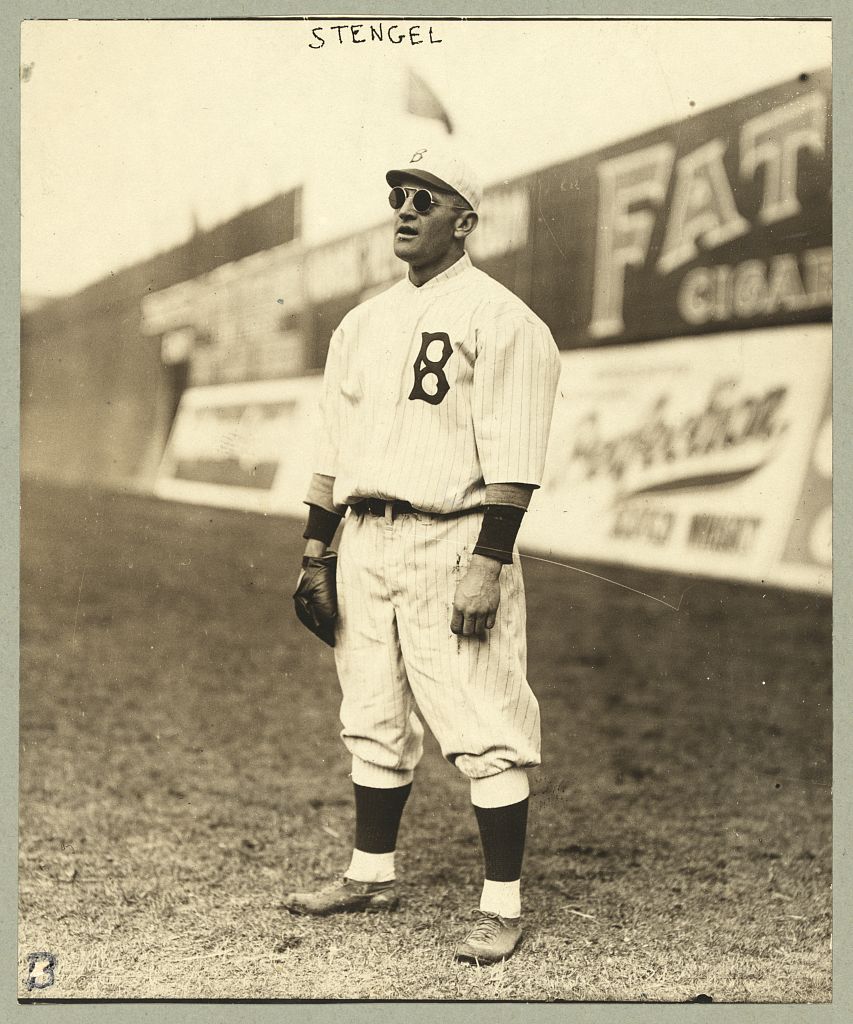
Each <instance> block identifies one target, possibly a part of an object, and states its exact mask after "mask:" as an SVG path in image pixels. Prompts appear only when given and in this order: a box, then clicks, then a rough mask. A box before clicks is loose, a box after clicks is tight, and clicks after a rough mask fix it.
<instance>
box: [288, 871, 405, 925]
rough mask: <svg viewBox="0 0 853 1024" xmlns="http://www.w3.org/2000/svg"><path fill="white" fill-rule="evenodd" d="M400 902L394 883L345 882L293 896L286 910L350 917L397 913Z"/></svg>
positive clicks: (320, 915) (315, 914)
mask: <svg viewBox="0 0 853 1024" xmlns="http://www.w3.org/2000/svg"><path fill="white" fill-rule="evenodd" d="M399 902H400V899H399V897H398V896H397V891H396V889H395V887H394V882H393V881H391V882H356V881H354V880H353V879H352V878H346V877H344V878H341V879H339V880H338V881H334V882H330V883H329V884H328V885H325V886H323V888H322V889H318V890H317V891H316V892H290V893H288V894H287V895H286V896H285V897H284V907H285V909H286V910H289V911H290V913H291V914H311V915H313V916H315V917H325V916H326V915H327V914H348V913H353V912H356V911H359V910H396V909H397V906H398V905H399Z"/></svg>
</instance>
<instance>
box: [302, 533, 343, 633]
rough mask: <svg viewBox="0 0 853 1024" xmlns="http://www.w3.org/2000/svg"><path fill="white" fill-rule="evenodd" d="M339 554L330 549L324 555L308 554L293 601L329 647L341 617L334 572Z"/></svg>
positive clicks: (303, 622)
mask: <svg viewBox="0 0 853 1024" xmlns="http://www.w3.org/2000/svg"><path fill="white" fill-rule="evenodd" d="M337 565H338V556H337V554H336V553H335V552H334V551H329V552H327V553H326V554H325V555H323V556H322V558H319V557H311V556H309V555H306V556H305V557H304V558H303V559H302V572H301V573H300V576H299V580H298V581H297V583H296V591H295V592H294V594H293V603H294V605H295V607H296V615H297V617H298V619H299V621H300V622H301V623H302V625H303V626H306V627H307V628H308V629H310V630H311V632H312V633H314V634H315V636H318V637H319V638H320V639H321V640H322V641H323V643H326V644H328V645H329V647H334V646H335V622H336V621H337V618H338V591H337V588H336V586H335V572H336V569H337Z"/></svg>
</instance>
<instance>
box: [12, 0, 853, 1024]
mask: <svg viewBox="0 0 853 1024" xmlns="http://www.w3.org/2000/svg"><path fill="white" fill-rule="evenodd" d="M366 9H367V10H368V11H369V14H365V10H366ZM303 15H310V16H315V17H336V16H340V17H359V16H361V17H365V18H368V17H369V18H374V19H379V18H382V17H385V18H387V17H400V18H403V17H408V18H413V17H417V18H419V19H422V20H424V21H427V20H430V19H435V18H441V17H445V18H447V17H450V18H457V17H471V18H474V17H478V18H525V19H526V18H532V17H536V18H550V19H557V18H570V17H585V18H599V17H612V18H638V17H640V18H642V17H645V18H667V17H677V18H685V17H701V18H719V17H724V18H768V17H771V18H796V19H801V20H802V19H813V18H832V22H833V66H838V67H839V68H841V69H842V73H841V74H839V75H837V76H836V77H835V79H834V82H833V125H834V138H835V139H844V138H847V139H850V138H853V125H851V117H850V113H851V111H850V100H851V89H853V76H851V75H850V74H849V69H850V65H851V58H852V57H853V41H852V40H851V12H850V10H849V8H846V7H845V6H844V5H843V4H842V3H841V2H839V3H832V2H827V0H824V2H819V0H799V2H791V0H753V2H751V3H740V4H738V3H731V2H729V3H725V2H720V0H679V2H677V3H673V2H668V3H667V2H664V0H644V2H637V0H621V2H618V3H616V2H613V0H599V2H598V3H591V2H574V3H571V4H569V3H560V2H551V3H548V2H545V0H539V2H538V3H535V4H533V5H531V6H530V7H527V6H526V5H522V4H520V3H508V2H492V3H486V2H483V0H480V2H477V0H465V2H461V3H456V4H449V3H435V2H421V3H415V2H413V0H398V2H397V3H393V4H390V3H377V2H373V3H370V4H353V3H346V2H338V3H316V2H315V3H313V4H311V5H305V4H295V3H292V2H290V0H279V2H278V3H274V4H273V3H261V2H258V0H243V2H242V3H240V4H237V3H234V2H233V0H231V2H228V0H149V2H144V0H133V2H129V0H111V2H108V0H85V2H83V0H81V2H70V0H66V2H62V0H41V2H38V0H18V2H12V3H8V4H6V5H3V7H2V9H0V55H2V62H0V74H2V100H0V102H2V113H3V117H2V120H0V132H2V138H0V141H1V142H2V147H1V148H2V158H0V186H2V221H0V224H2V228H3V233H4V236H5V238H7V239H9V240H11V241H10V242H9V243H7V244H6V245H5V246H3V249H2V255H0V260H2V272H0V327H1V328H2V343H0V388H2V392H0V397H2V402H0V422H2V438H0V473H2V491H1V492H0V493H2V516H3V519H2V521H3V523H4V529H3V531H2V534H0V586H2V602H3V604H2V609H3V612H4V614H3V616H2V630H0V658H2V670H3V675H2V678H3V680H4V689H5V692H4V698H5V701H4V707H5V712H4V714H3V715H2V716H0V749H1V750H2V753H0V824H2V826H3V827H2V841H0V842H2V854H0V922H2V923H1V924H0V949H1V950H2V957H0V963H2V989H0V993H2V994H1V995H0V1007H2V1013H3V1016H4V1019H6V1020H9V1021H19V1020H24V1019H27V1017H26V1015H28V1014H32V1013H33V1012H37V1013H40V1014H41V1013H46V1014H48V1016H49V1018H50V1019H51V1020H54V1019H56V1017H57V1015H58V1017H59V1018H61V1019H62V1020H63V1021H73V1022H77V1021H80V1022H84V1021H91V1020H92V1019H93V1018H99V1019H107V1018H108V1019H109V1020H110V1021H116V1022H118V1024H124V1022H126V1021H154V1020H158V1021H159V1020H169V1021H181V1022H195V1021H199V1022H201V1021H204V1022H218V1021H229V1022H230V1021H249V1020H252V1021H256V1020H276V1021H281V1020H287V1019H292V1020H294V1021H303V1020H305V1021H332V1020H341V1019H343V1020H345V1021H347V1022H350V1021H352V1022H362V1021H364V1022H367V1021H376V1022H384V1021H392V1020H398V1019H400V1017H401V1016H402V1015H403V1014H405V1017H406V1019H407V1020H408V1021H410V1022H412V1024H414V1022H418V1024H420V1022H426V1021H430V1022H436V1024H438V1022H441V1024H446V1022H448V1021H451V1020H460V1021H462V1020H464V1021H465V1022H466V1024H480V1022H483V1024H485V1022H486V1021H492V1020H498V1021H522V1020H523V1021H524V1024H546V1022H547V1024H551V1022H554V1021H561V1020H568V1019H571V1020H572V1021H573V1022H579V1024H583V1022H587V1021H592V1022H595V1024H599V1022H601V1024H605V1022H606V1024H610V1022H614V1024H615V1022H624V1021H658V1020H661V1019H663V1020H665V1021H666V1020H672V1021H678V1022H682V1021H686V1022H688V1024H689V1022H693V1021H696V1020H703V1021H704V1020H710V1021H713V1022H714V1024H716V1022H720V1024H728V1022H729V1021H739V1022H741V1021H742V1022H763V1021H773V1022H781V1024H787V1022H791V1024H793V1022H796V1024H811V1022H813V1021H817V1022H824V1021H836V1020H837V1021H841V1020H846V1019H851V1016H853V1000H851V990H853V981H852V980H851V976H850V973H849V971H845V964H846V966H847V967H848V968H849V967H850V965H851V949H853V944H852V943H851V931H852V930H853V929H851V919H853V893H851V865H850V859H851V858H850V839H851V816H852V813H853V812H851V806H850V800H849V798H848V794H849V793H850V792H851V790H853V786H851V764H852V763H853V757H851V751H850V749H849V747H848V742H849V739H850V732H849V724H850V722H851V721H853V688H851V684H850V679H851V667H853V656H851V651H850V644H849V642H847V640H848V637H849V635H850V629H851V625H853V578H851V565H850V562H851V555H850V550H849V546H848V545H846V544H845V543H844V541H845V540H846V539H847V538H848V537H850V535H851V529H850V527H851V522H850V510H851V481H850V479H849V475H848V474H847V473H843V472H838V473H836V476H835V484H836V486H835V489H834V532H835V536H836V537H837V538H840V539H841V542H840V543H837V544H836V546H835V555H834V566H833V570H834V572H833V576H834V581H835V588H834V602H833V627H834V629H833V634H834V641H833V648H834V650H833V658H834V661H833V681H834V687H833V689H834V702H833V714H834V718H833V721H834V728H833V732H834V741H833V746H834V754H833V767H834V787H835V792H836V793H837V794H839V797H838V799H837V800H835V802H834V820H833V833H834V853H833V861H834V864H833V868H834V901H833V902H834V907H833V910H834V928H833V950H834V952H833V962H834V971H833V1001H832V1003H831V1004H819V1005H803V1004H727V1005H723V1004H714V1005H705V1006H702V1005H690V1004H642V1003H624V1004H612V1003H556V1004H553V1003H535V1004H530V1003H501V1004H477V1003H452V1002H434V1003H390V1002H388V1003H358V1002H346V1001H342V1002H332V1003H319V1002H317V1003H299V1002H294V1003H289V1002H286V1001H270V1002H264V1001H256V1002H246V1001H224V1002H218V1001H217V1002H203V1001H200V1002H177V1001H176V1002H162V1001H161V1002H158V1001H154V1000H152V1001H137V1002H115V1001H114V1002H108V1001H104V1002H78V1001H68V1002H61V1001H52V1002H49V1001H46V1000H44V999H39V1000H37V1002H39V1003H44V1004H45V1006H46V1007H47V1008H45V1009H41V1010H36V1011H33V1009H32V1006H33V1004H32V1003H23V1004H21V1003H18V1002H17V990H18V982H19V979H18V977H17V975H18V970H19V968H18V949H17V916H18V915H17V868H16V865H17V795H18V787H17V761H18V757H17V752H18V686H17V676H18V615H17V611H18V554H19V529H18V523H19V509H20V505H19V493H20V492H19V476H18V474H19V462H18V453H19V421H18V416H19V386H20V385H19V362H18V342H19V322H20V321H19V301H20V294H19V281H20V249H19V241H18V240H19V237H20V200H19V196H20V163H19V160H20V93H19V66H20V22H21V21H23V20H28V19H35V18H45V19H68V18H80V19H83V18H86V19H104V20H110V19H146V20H148V19H158V18H163V19H166V18H169V19H176V18H181V19H206V18H233V19H244V18H260V17H275V18H287V17H290V18H293V17H300V16H303ZM833 164H834V176H835V180H836V181H841V182H845V183H846V182H850V181H851V180H853V177H851V173H850V171H851V147H847V148H844V147H841V146H839V147H837V148H834V150H833ZM834 200H835V201H834V207H833V218H834V220H833V228H834V230H833V236H834V240H833V266H834V270H835V279H836V280H841V281H845V282H847V281H850V280H851V270H853V267H851V251H850V226H851V220H852V219H853V199H851V195H850V190H849V189H847V188H843V189H838V188H836V189H835V190H834ZM833 322H834V325H835V327H836V329H837V333H836V337H837V338H839V339H846V338H848V337H850V336H851V332H850V324H851V290H850V288H849V287H848V288H845V289H844V290H843V291H840V292H838V293H836V296H835V300H834V306H833ZM850 371H851V353H850V350H849V349H848V348H847V347H846V345H844V343H843V341H842V343H841V344H836V346H835V348H834V374H835V376H834V381H835V384H836V385H837V386H836V387H835V389H834V420H835V424H836V429H835V445H834V462H835V465H836V466H838V467H845V468H846V467H847V466H849V464H850V436H851V422H850V413H851V404H853V400H851V397H850V393H851V391H850V389H851V373H850ZM30 1019H31V1018H30Z"/></svg>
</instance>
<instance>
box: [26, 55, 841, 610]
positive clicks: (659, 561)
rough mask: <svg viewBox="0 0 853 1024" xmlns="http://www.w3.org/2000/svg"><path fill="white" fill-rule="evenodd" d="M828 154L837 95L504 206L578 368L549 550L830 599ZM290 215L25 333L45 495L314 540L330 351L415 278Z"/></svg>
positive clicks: (475, 241)
mask: <svg viewBox="0 0 853 1024" xmlns="http://www.w3.org/2000/svg"><path fill="white" fill-rule="evenodd" d="M830 140H831V77H830V73H829V71H828V70H827V71H822V72H819V73H816V74H812V75H802V76H799V77H798V78H797V79H795V80H793V81H791V82H787V83H783V84H780V85H777V86H773V87H771V88H768V89H764V90H762V91H760V92H758V93H755V94H753V95H750V96H746V97H743V98H741V99H738V100H736V101H734V102H732V103H728V104H726V105H724V106H721V107H718V108H716V109H714V110H709V111H706V112H704V113H702V114H699V115H696V116H695V117H692V118H688V119H685V120H683V121H680V122H676V123H673V124H670V125H666V126H662V127H660V128H658V129H655V130H654V131H650V132H646V133H644V134H643V135H640V136H637V137H635V138H631V139H627V140H623V141H621V142H619V143H618V144H615V145H612V146H609V147H607V148H605V149H602V150H599V151H597V152H595V153H591V154H588V155H585V156H583V157H579V158H576V159H573V160H569V161H566V162H563V163H561V164H558V165H554V166H551V167H547V168H543V169H542V170H540V171H537V172H534V173H532V174H529V175H525V176H522V177H519V178H517V179H514V180H508V181H505V182H502V183H499V184H497V185H494V186H492V187H490V188H489V189H487V190H486V197H485V200H484V204H483V215H482V218H481V223H480V224H479V225H478V228H477V231H476V232H475V233H474V235H473V236H472V238H471V243H470V249H471V254H472V257H473V259H474V262H475V263H476V264H477V265H478V266H481V267H482V268H483V269H484V270H485V271H486V272H488V273H489V274H491V275H492V276H493V277H495V278H496V279H497V280H499V281H501V282H502V283H504V284H506V285H507V286H508V287H509V288H511V289H512V290H513V291H514V292H515V293H516V294H518V295H519V296H520V297H521V298H523V299H524V300H525V301H526V302H527V303H528V304H529V305H530V306H531V307H532V308H533V309H534V310H535V311H536V312H537V313H538V314H539V315H540V316H541V317H542V318H543V319H544V320H545V321H546V323H548V325H549V327H550V328H551V331H552V333H553V334H554V337H555V339H556V341H557V344H558V346H559V348H560V349H561V350H562V358H563V384H562V386H561V394H560V398H559V399H558V403H557V408H556V411H555V421H554V433H553V439H552V443H551V449H550V454H549V464H548V470H547V479H546V484H545V486H544V487H543V489H542V491H541V493H540V494H539V495H538V496H537V501H536V503H535V505H534V508H533V509H532V511H531V513H530V515H529V516H528V517H527V522H526V524H525V532H524V534H523V542H524V544H525V545H526V546H527V547H528V548H529V549H530V550H536V551H539V552H541V553H543V554H545V555H547V554H550V555H553V556H555V557H562V558H594V559H601V560H608V561H614V562H625V563H629V564H636V565H641V566H646V567H650V568H661V569H674V570H686V571H694V572H697V573H702V574H708V575H719V576H729V577H733V578H740V579H750V580H754V581H758V580H768V581H772V582H777V583H783V584H785V585H790V586H803V587H807V588H815V589H818V590H827V589H829V587H830V575H829V562H830V553H829V548H830V534H831V443H830V438H831V392H830V383H829V382H830V359H831V356H830V352H831V328H830V321H831V311H832V248H831V247H832V231H831V224H832V201H831V152H830ZM279 206H280V207H281V209H280V210H279V213H280V214H281V216H280V217H279V218H278V220H275V222H274V223H273V222H271V221H270V219H269V218H268V217H260V218H259V217H258V211H249V212H248V213H246V214H244V215H241V216H242V217H243V219H244V220H245V219H246V218H249V219H250V220H252V224H253V225H254V227H255V229H256V234H255V235H254V236H252V234H251V232H250V233H249V234H248V235H247V234H246V232H241V231H234V230H231V229H230V228H228V226H227V225H225V226H220V228H219V229H214V232H211V233H209V234H210V237H211V238H214V236H215V242H216V244H215V245H212V246H207V249H209V250H210V258H202V259H199V258H197V257H198V254H199V253H202V254H203V252H204V251H206V250H205V249H204V247H203V246H202V247H200V246H199V241H200V240H201V241H204V239H205V238H206V237H207V236H200V239H199V238H197V239H196V240H195V241H194V244H193V243H188V245H187V246H185V247H182V248H181V249H180V250H175V251H174V252H173V253H171V254H164V255H163V256H161V257H157V258H156V259H155V260H153V261H149V262H148V263H146V264H144V265H140V267H137V268H131V269H130V270H128V271H126V272H122V273H121V274H119V275H116V277H117V279H120V281H121V287H120V288H119V289H118V290H117V288H118V285H117V283H116V282H114V281H111V280H110V281H107V282H102V283H101V284H100V285H98V286H93V288H92V289H88V290H86V291H85V292H84V293H81V295H80V296H76V297H72V298H71V299H69V300H67V301H65V302H61V303H54V304H52V305H51V307H50V308H49V309H48V311H47V312H45V311H44V310H39V311H36V313H34V314H33V315H32V316H29V317H25V318H24V321H23V324H22V389H23V390H22V418H23V419H22V427H23V437H22V466H23V470H24V472H25V473H26V472H32V473H36V474H38V475H41V476H45V477H53V478H59V479H69V478H74V479H81V478H82V479H90V480H95V481H96V482H99V483H105V484H114V485H116V484H117V485H122V486H125V485H127V484H128V483H130V484H132V485H134V486H138V487H141V488H143V489H146V488H151V487H155V489H156V491H157V493H159V494H162V495H164V496H169V497H173V498H184V499H186V500H191V501H209V502H212V503H215V504H226V505H233V506H235V507H246V508H254V509H259V510H262V511H270V512H281V513H288V514H300V515H301V514H302V512H303V509H302V506H301V497H302V494H303V493H304V490H305V486H306V484H307V479H308V476H309V474H310V453H311V450H312V448H313V440H312V438H313V434H314V427H313V426H312V421H311V414H312V410H313V409H314V407H315V406H316V400H317V389H318V387H319V372H320V370H321V369H322V366H323V364H324V361H325V356H326V351H327V346H328V341H329V337H330V335H331V333H332V331H333V329H334V327H335V326H336V325H337V323H338V322H339V321H340V319H341V318H342V317H343V315H344V314H345V313H346V312H347V311H348V310H349V309H351V308H352V307H353V306H354V305H356V304H357V303H358V302H360V301H362V300H364V299H365V298H366V297H368V296H369V295H372V294H375V293H376V292H378V291H381V290H382V289H384V288H385V287H387V286H388V285H389V284H390V283H391V282H392V281H393V280H394V279H396V278H397V277H398V276H399V275H400V272H401V267H400V264H399V262H398V261H397V260H396V259H395V258H394V256H393V251H392V246H391V239H390V236H389V228H388V225H387V224H382V225H377V226H376V227H375V228H372V229H370V230H367V231H363V232H359V233H358V234H355V235H351V236H348V237H345V238H341V239H337V240H335V241H333V242H330V243H328V244H325V245H322V246H318V247H316V248H314V249H312V250H306V249H305V248H304V246H303V245H302V243H301V242H300V240H299V237H298V227H299V225H298V209H299V207H298V203H296V201H295V200H294V199H293V197H292V196H291V198H290V199H289V200H288V201H287V202H279ZM277 209H278V207H277ZM238 220H239V219H238ZM235 223H237V222H235ZM246 223H248V221H246ZM226 228H227V229H228V230H226ZM247 238H249V239H250V241H247ZM252 238H254V242H252V241H251V239H252ZM187 385H189V390H184V388H185V387H186V386H187ZM179 402H180V407H179V412H178V415H177V418H176V419H175V421H174V425H173V427H172V429H171V433H170V429H169V428H170V425H171V424H172V419H173V416H174V414H175V409H176V408H177V407H178V403H179ZM167 436H168V437H169V442H168V445H167V444H166V439H167ZM164 447H165V453H164ZM161 455H162V460H161ZM158 464H159V467H158ZM155 476H156V482H155Z"/></svg>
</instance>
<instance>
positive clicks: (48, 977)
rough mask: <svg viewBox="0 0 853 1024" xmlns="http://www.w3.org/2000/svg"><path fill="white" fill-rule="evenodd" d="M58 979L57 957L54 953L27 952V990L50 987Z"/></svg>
mask: <svg viewBox="0 0 853 1024" xmlns="http://www.w3.org/2000/svg"><path fill="white" fill-rule="evenodd" d="M55 981H56V957H55V956H54V954H53V953H28V954H27V992H33V991H38V990H39V989H43V988H50V986H51V985H52V984H53V983H54V982H55Z"/></svg>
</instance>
